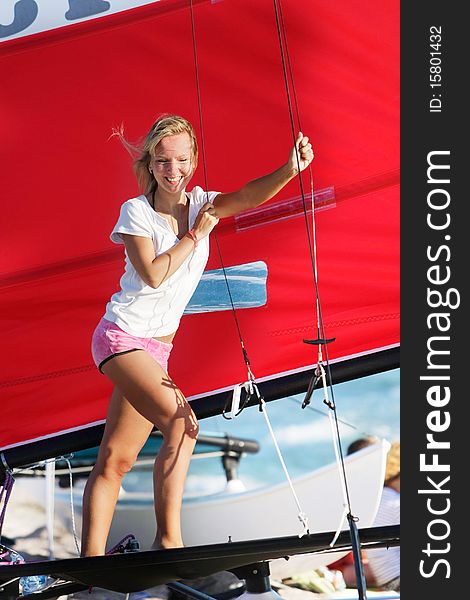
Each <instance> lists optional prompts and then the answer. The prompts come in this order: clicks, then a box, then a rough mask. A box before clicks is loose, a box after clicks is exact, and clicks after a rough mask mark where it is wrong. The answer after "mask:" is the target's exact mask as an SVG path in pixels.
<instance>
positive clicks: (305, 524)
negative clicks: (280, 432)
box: [260, 398, 309, 537]
mask: <svg viewBox="0 0 470 600" xmlns="http://www.w3.org/2000/svg"><path fill="white" fill-rule="evenodd" d="M260 405H261V412H262V413H263V415H264V418H265V420H266V425H267V426H268V429H269V433H270V434H271V438H272V440H273V443H274V448H275V449H276V452H277V456H278V458H279V461H280V463H281V466H282V469H283V471H284V475H285V476H286V479H287V482H288V483H289V487H290V489H291V492H292V495H293V496H294V500H295V503H296V505H297V510H298V511H299V513H298V515H297V517H298V519H299V521H300V522H301V523H302V525H303V531H302V533H299V537H302V536H304V535H306V534H308V533H309V530H308V518H307V515H306V514H305V513H304V511H303V510H302V507H301V505H300V500H299V498H298V496H297V493H296V491H295V488H294V485H293V483H292V479H291V478H290V475H289V471H288V470H287V466H286V463H285V462H284V458H283V457H282V453H281V450H280V448H279V444H278V443H277V440H276V436H275V434H274V430H273V428H272V425H271V421H270V420H269V416H268V412H267V410H266V402H265V401H264V400H263V398H261V400H260Z"/></svg>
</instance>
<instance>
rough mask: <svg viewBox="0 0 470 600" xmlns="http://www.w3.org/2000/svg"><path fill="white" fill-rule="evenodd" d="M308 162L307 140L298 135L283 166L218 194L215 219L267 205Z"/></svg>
mask: <svg viewBox="0 0 470 600" xmlns="http://www.w3.org/2000/svg"><path fill="white" fill-rule="evenodd" d="M297 153H298V162H297V156H296V154H297ZM312 160H313V151H312V146H311V144H310V143H309V141H308V137H306V136H304V135H303V134H302V133H299V135H298V137H297V140H296V142H295V146H294V148H292V150H291V152H290V155H289V159H288V161H287V163H285V164H284V165H282V166H281V167H279V168H278V169H276V170H275V171H273V172H272V173H269V174H268V175H265V176H264V177H260V178H259V179H254V180H253V181H250V182H249V183H247V184H246V185H244V186H243V187H242V188H241V189H240V190H238V191H237V192H230V193H228V194H219V195H218V196H217V197H216V198H215V200H214V202H213V204H214V207H215V214H216V215H217V217H219V218H224V217H230V216H232V215H236V214H238V213H240V212H243V211H244V210H248V209H250V208H256V207H257V206H259V205H260V204H263V202H267V201H268V200H270V199H271V198H272V197H273V196H275V195H276V194H277V193H278V192H280V191H281V190H282V188H283V187H284V186H285V185H286V184H287V183H289V181H290V180H291V179H292V178H293V177H295V176H296V175H297V173H298V167H299V166H300V170H301V171H303V170H304V169H305V168H307V166H308V165H309V164H310V163H311V162H312Z"/></svg>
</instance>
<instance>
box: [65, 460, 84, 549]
mask: <svg viewBox="0 0 470 600" xmlns="http://www.w3.org/2000/svg"><path fill="white" fill-rule="evenodd" d="M64 460H65V461H66V463H67V465H68V468H69V485H70V514H71V516H72V533H73V539H74V541H75V548H76V549H77V554H78V556H79V557H80V555H81V552H80V544H79V543H78V537H77V529H76V527H75V507H74V504H73V476H72V465H71V464H70V461H69V459H68V458H64Z"/></svg>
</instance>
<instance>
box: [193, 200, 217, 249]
mask: <svg viewBox="0 0 470 600" xmlns="http://www.w3.org/2000/svg"><path fill="white" fill-rule="evenodd" d="M218 222H219V218H218V217H217V216H216V209H215V206H214V205H213V204H212V202H206V203H205V204H204V206H203V207H202V208H201V210H200V211H199V213H198V215H197V217H196V220H195V221H194V226H193V229H194V233H195V235H196V237H197V239H198V240H201V239H202V238H204V237H206V236H207V235H209V233H210V232H211V231H212V230H213V229H214V227H215V226H216V225H217V223H218Z"/></svg>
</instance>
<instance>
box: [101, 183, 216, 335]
mask: <svg viewBox="0 0 470 600" xmlns="http://www.w3.org/2000/svg"><path fill="white" fill-rule="evenodd" d="M218 194H219V192H204V190H203V189H202V188H200V187H198V186H196V187H195V188H194V189H193V190H192V191H191V192H186V195H187V196H188V198H189V214H188V221H189V229H191V228H192V227H193V224H194V221H195V220H196V217H197V215H198V213H199V210H200V209H201V208H202V206H203V205H204V204H205V203H206V202H212V201H213V200H214V198H215V197H216V196H217V195H218ZM121 233H128V234H131V235H137V236H142V237H148V238H150V239H151V240H152V241H153V245H154V248H155V256H159V255H160V254H162V253H163V252H166V251H167V250H169V249H170V248H172V247H173V246H175V245H176V244H177V243H178V242H179V239H178V238H177V236H176V235H175V233H174V232H173V231H172V229H171V226H170V224H169V223H168V221H167V220H166V219H165V218H164V217H162V216H161V215H159V214H158V213H156V212H155V211H154V210H153V208H152V207H151V206H150V204H149V202H148V200H147V198H146V197H145V196H138V197H137V198H131V199H130V200H127V201H126V202H124V204H123V205H122V206H121V213H120V216H119V219H118V222H117V223H116V225H115V226H114V229H113V231H112V233H111V236H110V237H111V240H112V241H113V242H114V243H115V244H123V243H124V242H123V239H122V237H121V235H120V234H121ZM208 258H209V236H206V237H205V238H203V239H202V240H199V242H198V246H197V248H196V249H195V251H194V252H191V254H190V255H189V256H188V257H187V258H186V260H185V261H184V262H183V263H182V265H181V266H180V267H179V269H177V271H175V272H174V273H173V275H171V276H170V277H168V279H166V280H165V281H164V282H163V283H162V284H161V285H160V286H159V287H158V288H157V289H154V288H152V287H150V286H149V285H147V284H146V283H145V282H144V281H143V279H142V278H141V277H140V275H139V274H138V273H137V271H136V270H135V269H134V267H133V265H132V263H131V261H130V260H129V257H128V255H127V252H125V261H126V266H125V271H124V275H123V276H122V277H121V282H120V285H121V290H120V291H119V292H117V293H116V294H114V295H113V296H112V297H111V300H110V301H109V302H108V304H107V305H106V313H105V315H104V318H105V319H108V321H112V322H113V323H116V325H118V326H119V327H120V328H121V329H123V330H124V331H126V332H127V333H130V334H132V335H136V336H139V337H161V336H165V335H169V334H171V333H174V332H175V331H176V330H177V329H178V325H179V322H180V319H181V317H182V315H183V312H184V309H185V308H186V305H187V304H188V302H189V300H190V299H191V296H192V295H193V292H194V290H195V289H196V287H197V284H198V283H199V280H200V279H201V276H202V274H203V272H204V269H205V266H206V264H207V259H208Z"/></svg>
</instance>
